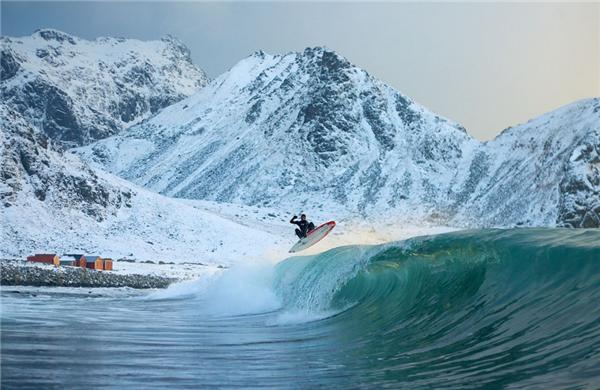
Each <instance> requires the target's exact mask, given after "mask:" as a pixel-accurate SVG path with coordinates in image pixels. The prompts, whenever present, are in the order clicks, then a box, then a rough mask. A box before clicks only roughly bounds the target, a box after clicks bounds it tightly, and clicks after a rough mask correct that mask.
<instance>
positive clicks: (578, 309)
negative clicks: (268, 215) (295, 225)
mask: <svg viewBox="0 0 600 390" xmlns="http://www.w3.org/2000/svg"><path fill="white" fill-rule="evenodd" d="M273 286H274V290H275V292H276V294H277V296H278V297H279V298H280V300H281V304H282V306H283V307H284V310H285V311H287V312H296V311H301V312H305V313H307V318H310V319H314V318H315V313H323V316H321V317H317V318H320V320H321V321H319V326H323V327H335V329H336V332H338V333H339V334H340V335H343V338H344V339H346V340H352V342H351V343H350V345H352V348H353V349H352V350H351V351H350V350H348V353H352V354H353V355H355V354H357V353H358V354H363V355H364V356H368V357H369V359H368V361H369V362H370V364H372V365H373V366H375V368H376V367H377V366H378V362H381V369H382V370H384V371H385V372H387V373H388V374H389V375H392V374H391V373H392V372H397V373H398V372H400V373H403V375H409V374H410V375H416V377H415V378H412V379H413V380H411V382H412V383H413V384H415V382H417V383H418V382H419V381H423V383H422V384H427V383H428V382H427V381H428V380H429V379H428V378H431V375H432V374H435V375H440V373H444V377H445V378H447V379H448V378H450V379H448V380H449V381H450V382H449V384H450V383H452V381H453V380H456V384H458V383H461V384H464V383H465V380H466V379H467V378H469V377H470V376H471V375H473V374H474V373H477V375H478V376H481V375H482V373H485V377H486V378H487V379H486V380H485V382H483V383H487V384H497V385H501V384H502V383H503V382H502V381H503V380H507V376H506V375H504V374H503V372H504V373H506V372H509V373H510V374H509V376H515V375H516V376H518V375H523V376H524V377H527V378H530V377H535V376H536V375H538V374H539V375H541V374H544V373H549V372H553V371H554V370H558V369H560V368H564V367H569V370H560V373H561V374H560V375H559V376H558V377H554V378H553V380H556V381H557V382H555V383H556V384H561V383H563V382H564V383H563V384H569V383H572V382H571V381H572V380H574V378H577V380H581V378H582V377H583V378H585V377H596V378H597V377H598V375H599V373H598V372H597V367H600V364H599V363H600V361H599V357H598V356H599V355H598V351H599V350H600V321H598V319H599V318H600V305H598V302H600V231H599V230H597V229H596V230H593V229H592V230H568V229H510V230H493V229H491V230H475V231H462V232H455V233H448V234H442V235H438V236H431V237H419V238H414V239H410V240H407V241H403V242H396V243H390V244H385V245H377V246H346V247H341V248H336V249H332V250H330V251H327V252H324V253H321V254H319V255H315V256H304V257H294V258H290V259H288V260H286V261H284V262H282V263H280V264H278V265H277V266H276V269H275V275H274V280H273ZM323 317H325V318H323ZM342 345H344V346H347V345H348V344H342ZM357 346H359V348H358V349H356V347H357ZM344 348H345V347H344ZM390 362H393V369H391V368H390ZM386 370H387V371H386ZM365 372H369V373H374V372H376V373H379V374H381V373H380V372H379V371H378V370H377V369H375V370H373V369H370V370H367V371H365ZM534 374H535V375H534ZM392 376H393V375H392ZM396 379H397V378H396ZM561 381H563V382H561ZM524 383H526V382H524ZM480 384H481V383H480Z"/></svg>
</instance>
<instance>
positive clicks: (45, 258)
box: [27, 253, 60, 266]
mask: <svg viewBox="0 0 600 390" xmlns="http://www.w3.org/2000/svg"><path fill="white" fill-rule="evenodd" d="M27 261H31V262H34V263H46V264H54V265H55V266H59V265H60V258H59V257H58V255H57V254H54V253H52V254H42V253H36V254H35V255H33V256H27Z"/></svg>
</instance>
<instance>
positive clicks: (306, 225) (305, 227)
mask: <svg viewBox="0 0 600 390" xmlns="http://www.w3.org/2000/svg"><path fill="white" fill-rule="evenodd" d="M290 223H293V224H294V225H298V227H299V229H296V235H297V236H298V238H300V239H302V238H304V237H306V233H308V232H309V231H311V230H313V229H314V228H315V225H314V224H313V223H312V222H308V221H307V220H304V221H303V220H299V221H296V217H293V218H292V219H290Z"/></svg>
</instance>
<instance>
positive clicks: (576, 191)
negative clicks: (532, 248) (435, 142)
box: [453, 98, 600, 227]
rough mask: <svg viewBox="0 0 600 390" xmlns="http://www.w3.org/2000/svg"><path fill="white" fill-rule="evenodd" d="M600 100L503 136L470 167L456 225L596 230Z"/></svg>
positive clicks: (598, 219)
mask: <svg viewBox="0 0 600 390" xmlns="http://www.w3.org/2000/svg"><path fill="white" fill-rule="evenodd" d="M599 155H600V99H598V98H595V99H585V100H582V101H579V102H575V103H572V104H569V105H567V106H564V107H562V108H559V109H557V110H555V111H552V112H549V113H547V114H544V115H542V116H540V117H538V118H535V119H532V120H530V121H529V122H527V123H524V124H521V125H518V126H515V127H512V128H509V129H506V130H505V131H503V132H502V133H501V134H500V135H498V137H496V138H495V139H494V140H493V141H489V142H487V143H484V144H483V145H481V146H480V147H479V148H477V149H476V152H475V153H474V154H473V156H472V158H471V159H470V160H469V169H465V170H464V171H463V173H464V174H465V175H466V177H465V178H464V179H463V180H462V181H461V184H460V185H459V186H457V187H456V188H454V189H453V190H454V191H455V192H457V193H458V195H457V198H456V202H457V207H456V209H457V214H458V216H457V221H460V222H462V223H465V222H467V223H468V224H469V225H474V226H482V225H483V226H503V225H514V224H518V225H526V226H540V225H541V226H553V225H555V224H556V225H559V226H570V227H598V226H600V158H599Z"/></svg>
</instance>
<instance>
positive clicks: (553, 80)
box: [1, 0, 600, 140]
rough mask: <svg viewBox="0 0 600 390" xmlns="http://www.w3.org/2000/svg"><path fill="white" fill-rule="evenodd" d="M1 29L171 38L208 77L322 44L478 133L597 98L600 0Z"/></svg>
mask: <svg viewBox="0 0 600 390" xmlns="http://www.w3.org/2000/svg"><path fill="white" fill-rule="evenodd" d="M1 11H2V16H1V18H2V20H1V21H2V24H1V30H2V35H8V36H23V35H29V34H31V33H32V32H33V31H34V30H36V29H38V28H43V27H52V28H56V29H59V30H63V31H65V32H68V33H71V34H74V35H77V36H80V37H83V38H88V39H92V38H96V37H98V36H123V37H131V38H139V39H158V38H160V37H161V36H163V35H165V34H172V35H174V36H176V37H178V38H179V39H181V40H182V41H183V42H184V43H185V44H186V45H187V46H188V47H189V48H190V49H191V51H192V58H193V59H194V61H195V62H196V64H198V65H199V66H200V67H202V68H203V69H204V70H205V71H206V72H207V73H208V75H209V76H210V77H216V76H217V75H219V74H220V73H222V72H224V71H226V70H227V69H229V68H230V67H232V66H233V65H234V64H235V63H236V62H237V61H239V60H240V59H242V58H243V57H246V56H247V55H249V54H251V53H252V52H254V51H257V50H259V49H262V50H264V51H266V52H268V53H285V52H289V51H299V50H302V49H304V48H305V47H307V46H327V47H328V48H330V49H333V50H335V51H337V52H338V53H340V54H342V55H343V56H345V57H347V58H348V59H349V60H350V61H352V62H353V63H355V64H356V65H358V66H360V67H362V68H364V69H366V70H367V71H368V72H369V73H371V74H372V75H374V76H376V77H378V78H380V79H381V80H383V81H385V82H387V83H388V84H390V85H392V86H393V87H395V88H396V89H398V90H400V91H401V92H403V93H404V94H406V95H408V96H410V97H412V98H413V99H414V100H416V101H418V102H419V103H421V104H423V105H424V106H426V107H428V108H429V109H431V110H432V111H434V112H436V113H438V114H441V115H443V116H446V117H448V118H450V119H453V120H455V121H457V122H459V123H461V124H463V125H464V126H465V127H466V128H467V130H468V131H469V133H470V134H472V135H473V136H475V137H477V138H479V139H484V140H486V139H490V138H493V137H494V136H495V135H496V134H498V133H499V132H500V131H501V130H502V129H504V128H506V127H508V126H512V125H515V124H518V123H521V122H525V121H527V120H528V119H530V118H533V117H535V116H538V115H540V114H542V113H544V112H546V111H549V110H552V109H554V108H557V107H559V106H561V105H564V104H567V103H570V102H572V101H575V100H578V99H582V98H586V97H592V96H600V75H599V73H600V3H582V4H571V3H563V4H561V3H530V4H508V3H454V4H452V3H442V4H435V3H421V4H414V3H376V4H373V3H366V2H365V3H360V2H353V3H339V2H336V3H331V2H330V3H283V2H279V3H268V2H260V3H232V2H228V3H197V2H168V3H167V2H152V3H143V2H118V3H109V2H43V3H33V2H7V1H5V0H2V2H1Z"/></svg>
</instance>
